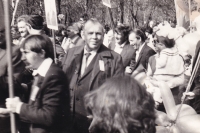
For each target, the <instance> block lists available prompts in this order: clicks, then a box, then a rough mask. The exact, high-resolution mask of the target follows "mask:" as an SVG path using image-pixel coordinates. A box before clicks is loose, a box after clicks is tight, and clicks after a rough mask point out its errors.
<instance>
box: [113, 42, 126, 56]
mask: <svg viewBox="0 0 200 133" xmlns="http://www.w3.org/2000/svg"><path fill="white" fill-rule="evenodd" d="M125 44H126V42H124V43H123V44H122V45H119V44H117V43H116V44H115V49H114V51H115V52H116V53H118V54H121V52H122V50H123V48H124V46H125Z"/></svg>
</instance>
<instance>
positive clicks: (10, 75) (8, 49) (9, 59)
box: [4, 0, 17, 133]
mask: <svg viewBox="0 0 200 133" xmlns="http://www.w3.org/2000/svg"><path fill="white" fill-rule="evenodd" d="M4 14H5V29H6V32H5V33H6V52H7V53H6V55H7V63H8V82H9V97H10V98H13V97H14V86H13V68H12V51H11V34H10V1H9V0H4ZM10 121H11V131H12V133H17V130H16V122H15V115H14V113H10Z"/></svg>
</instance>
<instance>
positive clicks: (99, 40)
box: [83, 18, 104, 52]
mask: <svg viewBox="0 0 200 133" xmlns="http://www.w3.org/2000/svg"><path fill="white" fill-rule="evenodd" d="M83 38H84V40H85V43H86V50H87V51H88V52H89V51H92V50H97V49H98V48H99V47H100V46H101V45H102V44H103V38H104V27H103V26H102V24H101V23H100V22H99V21H98V20H97V19H96V18H91V19H89V20H88V21H87V22H86V23H85V25H84V28H83Z"/></svg>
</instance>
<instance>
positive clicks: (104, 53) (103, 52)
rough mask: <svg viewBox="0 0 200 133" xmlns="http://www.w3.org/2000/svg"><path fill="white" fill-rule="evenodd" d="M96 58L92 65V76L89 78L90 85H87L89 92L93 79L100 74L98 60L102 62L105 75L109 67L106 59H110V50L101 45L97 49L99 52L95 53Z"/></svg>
mask: <svg viewBox="0 0 200 133" xmlns="http://www.w3.org/2000/svg"><path fill="white" fill-rule="evenodd" d="M96 56H97V57H96V61H95V63H94V65H93V71H92V76H91V78H90V85H89V89H90V90H91V85H92V84H93V82H94V79H95V78H96V76H97V75H98V73H99V72H100V67H99V60H102V61H103V62H104V68H105V70H104V72H105V73H107V72H108V68H109V67H110V66H109V65H110V64H109V61H108V58H111V56H112V55H111V53H110V50H109V49H108V48H106V47H105V46H104V45H103V44H102V45H101V47H100V48H99V50H98V51H97V55H96ZM107 74H109V73H107Z"/></svg>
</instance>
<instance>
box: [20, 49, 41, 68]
mask: <svg viewBox="0 0 200 133" xmlns="http://www.w3.org/2000/svg"><path fill="white" fill-rule="evenodd" d="M20 51H21V52H22V58H21V60H22V61H23V62H24V63H25V64H26V67H27V68H30V69H37V68H38V66H39V64H38V63H39V61H38V60H39V58H40V56H39V54H38V53H36V52H33V51H31V50H29V49H20Z"/></svg>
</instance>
